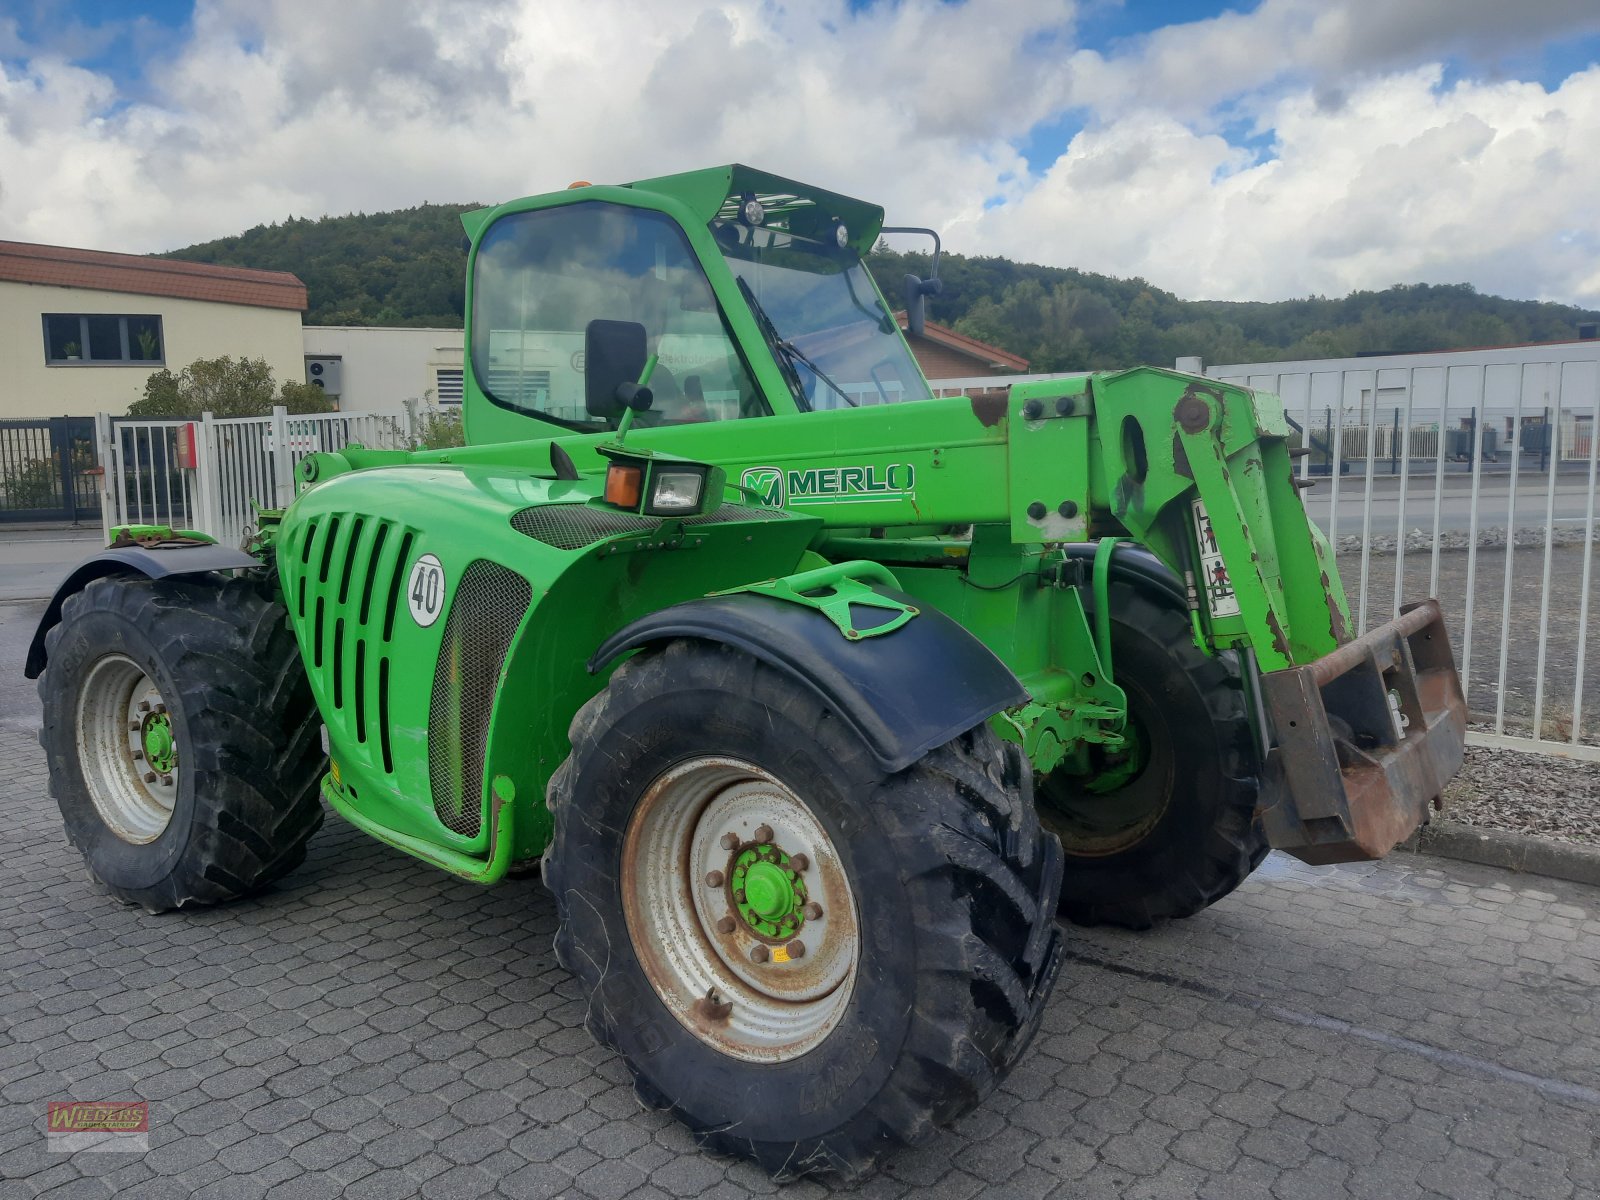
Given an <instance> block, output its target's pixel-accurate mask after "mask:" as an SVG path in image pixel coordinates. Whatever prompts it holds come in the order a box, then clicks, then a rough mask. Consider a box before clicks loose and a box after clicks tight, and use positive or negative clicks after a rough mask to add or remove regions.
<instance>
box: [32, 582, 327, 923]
mask: <svg viewBox="0 0 1600 1200" xmlns="http://www.w3.org/2000/svg"><path fill="white" fill-rule="evenodd" d="M46 647H47V650H48V654H49V660H48V661H49V665H48V667H47V669H46V670H45V673H44V676H43V677H42V678H41V679H40V681H39V697H40V699H41V700H42V701H43V706H44V726H43V728H42V730H41V731H40V734H39V742H40V744H41V745H42V746H43V747H44V750H45V755H46V759H47V761H48V764H49V770H50V792H51V795H52V796H54V797H55V800H56V803H57V804H58V805H59V806H60V808H61V816H62V818H63V820H64V821H65V823H66V831H67V838H68V840H69V841H70V842H71V843H72V844H73V845H74V846H76V847H77V848H78V850H79V852H80V853H82V855H83V857H84V861H85V862H86V863H87V864H88V867H89V871H90V874H91V875H92V876H93V877H94V878H95V879H96V880H98V881H99V882H100V883H101V884H102V885H104V886H105V887H106V888H107V889H108V890H109V891H110V892H111V893H112V894H113V895H115V896H116V897H118V898H119V899H121V900H123V901H124V902H126V903H129V904H137V905H141V906H142V907H144V908H146V909H148V910H149V911H151V912H160V911H164V910H166V909H173V908H182V907H185V906H190V905H206V904H216V903H220V902H222V901H225V900H232V899H235V898H236V897H239V896H244V895H248V894H249V893H251V892H255V891H258V890H260V889H261V888H264V887H266V886H267V885H268V884H270V883H271V882H272V881H273V880H275V879H278V878H280V877H281V876H283V875H285V874H287V873H288V872H289V871H291V870H293V869H294V868H295V867H297V866H299V865H300V863H301V861H302V860H303V859H304V858H305V851H306V842H307V841H308V840H309V839H310V837H311V835H312V834H313V833H315V832H316V830H317V828H318V827H319V826H320V825H321V824H322V805H321V802H320V800H319V798H318V795H317V784H318V780H319V779H320V778H321V775H322V771H323V766H324V764H325V762H326V759H325V758H324V756H323V754H322V749H321V745H320V738H319V736H318V723H317V713H316V706H315V704H314V703H313V701H312V697H311V691H310V687H309V685H308V684H307V682H306V677H305V671H304V668H303V667H302V666H301V663H300V656H299V652H298V650H297V648H296V646H295V640H294V635H293V634H292V633H291V632H290V630H289V628H288V624H287V621H286V619H285V613H284V610H283V608H282V607H281V606H280V605H278V604H276V603H274V602H273V601H272V600H271V599H269V598H268V597H267V596H266V595H264V594H263V591H262V589H261V588H260V587H259V586H258V585H257V584H256V583H255V582H253V581H250V580H246V579H223V578H220V577H217V576H188V577H180V578H172V579H163V580H155V581H153V580H149V579H144V578H133V577H125V576H116V577H112V578H106V579H96V580H94V581H93V582H91V583H90V584H89V585H88V586H87V587H85V588H84V589H83V591H81V592H78V593H77V594H76V595H73V596H71V597H69V598H68V600H67V601H66V603H65V605H64V606H63V608H62V615H61V623H60V624H59V625H57V626H56V627H55V628H54V629H52V630H51V631H50V633H49V635H48V637H47V639H46ZM126 662H131V663H132V664H133V667H134V668H137V669H138V670H140V671H142V672H143V674H144V676H145V679H146V681H147V682H148V683H150V684H153V685H154V687H155V688H157V689H158V690H159V696H160V698H161V700H162V702H163V703H164V705H165V709H166V715H167V717H168V718H169V721H170V729H171V735H172V738H173V740H174V741H175V743H176V745H177V747H178V749H177V756H178V757H177V762H176V766H175V767H174V768H173V769H172V772H171V777H172V778H173V780H174V782H173V784H172V785H171V791H170V800H171V818H170V820H169V821H168V822H167V824H166V826H165V828H164V829H162V830H161V832H160V833H159V834H158V835H155V836H153V837H152V838H151V839H150V840H144V841H130V840H128V839H127V838H126V837H125V836H120V835H119V834H118V833H117V832H116V831H115V830H114V829H113V827H112V825H111V824H110V823H109V822H108V819H107V817H106V815H105V812H104V811H103V810H102V808H101V806H100V805H99V804H97V802H96V795H99V796H101V797H105V796H107V795H108V794H109V795H112V796H113V797H114V796H116V795H122V794H124V793H119V792H115V791H112V790H111V789H114V788H117V787H121V786H122V785H123V784H124V783H125V782H126V781H125V780H123V779H122V777H121V776H120V775H118V774H116V771H115V769H114V768H111V769H108V768H107V767H106V766H105V765H104V761H102V763H101V765H100V766H99V767H97V766H96V765H95V760H94V758H93V757H92V755H93V751H91V759H90V762H89V763H88V764H86V763H85V762H83V761H81V760H80V753H79V732H78V731H79V722H80V720H84V721H86V723H87V724H89V726H90V727H91V728H98V726H97V725H96V723H95V721H94V720H92V719H89V718H86V717H85V715H84V714H85V713H87V712H94V711H99V710H96V709H95V708H94V702H93V701H90V700H86V699H85V694H86V693H85V684H86V683H88V682H89V681H90V680H91V676H93V677H94V678H96V679H99V678H101V677H102V676H101V675H95V674H94V672H95V671H96V668H97V665H99V666H101V667H102V668H104V667H105V666H106V665H107V664H109V665H110V667H111V668H113V670H112V671H111V672H110V674H111V675H112V677H115V674H116V671H123V672H124V673H126V672H127V671H130V670H131V669H132V668H125V667H123V666H122V664H123V663H126ZM133 686H135V685H133V684H130V685H129V687H130V689H131V688H132V687H133ZM108 753H109V752H108ZM88 771H99V772H100V773H99V774H97V775H96V778H97V779H98V780H101V781H102V782H100V783H99V784H98V785H97V786H98V787H99V789H100V790H99V791H98V792H97V791H96V790H94V788H91V785H90V783H89V782H88V780H87V779H86V772H88ZM130 778H132V779H133V782H134V783H135V784H136V783H137V778H136V777H130ZM113 808H114V802H113Z"/></svg>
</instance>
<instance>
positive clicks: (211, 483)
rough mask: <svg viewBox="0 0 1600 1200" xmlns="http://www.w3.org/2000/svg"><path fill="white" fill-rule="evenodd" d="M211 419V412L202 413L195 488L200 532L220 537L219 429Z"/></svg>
mask: <svg viewBox="0 0 1600 1200" xmlns="http://www.w3.org/2000/svg"><path fill="white" fill-rule="evenodd" d="M211 420H212V418H211V414H210V413H208V412H203V413H201V414H200V447H199V453H198V454H197V455H196V456H195V471H194V490H195V493H196V499H197V500H198V501H199V505H198V507H199V510H200V512H199V515H200V532H202V533H209V534H210V535H211V536H212V537H218V536H219V535H220V528H219V523H220V521H221V519H222V496H221V494H220V492H219V484H220V481H219V480H218V478H217V476H218V471H217V430H216V426H214V425H213V424H212V423H211Z"/></svg>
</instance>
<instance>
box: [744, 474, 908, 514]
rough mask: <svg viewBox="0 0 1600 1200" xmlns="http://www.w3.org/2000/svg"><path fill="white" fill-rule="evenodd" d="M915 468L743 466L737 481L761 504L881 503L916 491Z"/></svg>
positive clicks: (778, 505)
mask: <svg viewBox="0 0 1600 1200" xmlns="http://www.w3.org/2000/svg"><path fill="white" fill-rule="evenodd" d="M916 479H917V472H916V468H915V467H913V466H912V465H911V464H910V463H888V464H886V465H885V464H880V463H868V464H863V465H861V466H855V467H802V468H792V467H791V468H789V469H784V468H781V467H746V468H745V470H744V474H743V475H742V476H740V480H739V482H740V483H742V484H743V485H744V486H745V487H747V488H749V489H750V490H751V491H753V492H755V493H756V494H757V495H758V496H760V497H761V502H762V503H763V504H770V505H772V506H773V507H775V508H782V507H785V506H786V505H794V504H881V503H883V502H884V501H888V500H909V499H911V498H912V497H913V496H915V495H916V494H917V491H916Z"/></svg>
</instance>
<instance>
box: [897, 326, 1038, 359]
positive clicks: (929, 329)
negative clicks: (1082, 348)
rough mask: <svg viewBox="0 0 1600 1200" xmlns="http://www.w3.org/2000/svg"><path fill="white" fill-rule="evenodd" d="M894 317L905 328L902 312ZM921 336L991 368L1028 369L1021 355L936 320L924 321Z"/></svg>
mask: <svg viewBox="0 0 1600 1200" xmlns="http://www.w3.org/2000/svg"><path fill="white" fill-rule="evenodd" d="M894 319H895V320H896V321H898V322H899V323H900V328H901V329H905V328H906V314H905V313H904V312H897V313H895V315H894ZM922 336H923V337H925V338H927V339H928V341H930V342H933V343H934V344H936V345H939V346H943V347H945V349H947V350H954V351H955V352H956V353H957V354H965V355H967V356H968V357H970V358H974V359H976V360H978V361H979V362H981V363H983V364H984V365H985V366H988V367H990V368H992V369H993V370H997V371H1017V372H1022V371H1026V370H1027V369H1028V360H1027V359H1025V358H1023V357H1022V356H1021V355H1019V354H1012V353H1011V351H1009V350H1002V349H1000V347H999V346H991V345H990V344H989V343H988V342H980V341H979V340H978V339H977V338H974V337H968V336H967V335H966V334H964V333H957V332H956V331H955V330H954V329H951V328H950V327H949V326H948V325H941V324H939V322H937V321H924V322H923V323H922Z"/></svg>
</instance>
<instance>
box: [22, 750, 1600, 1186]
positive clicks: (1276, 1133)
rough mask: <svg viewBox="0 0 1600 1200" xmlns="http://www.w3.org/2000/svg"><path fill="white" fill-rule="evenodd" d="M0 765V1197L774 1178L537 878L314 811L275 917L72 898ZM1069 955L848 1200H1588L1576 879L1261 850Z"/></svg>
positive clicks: (1596, 1100) (1591, 1130)
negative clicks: (662, 1064) (933, 1118)
mask: <svg viewBox="0 0 1600 1200" xmlns="http://www.w3.org/2000/svg"><path fill="white" fill-rule="evenodd" d="M0 754H3V755H4V756H5V760H6V761H8V762H9V763H10V764H11V767H10V769H9V771H8V773H7V776H6V779H5V782H3V783H0V820H3V826H0V828H3V830H4V838H5V842H6V847H7V853H6V860H5V867H4V872H3V875H0V890H3V903H4V911H5V913H6V918H5V920H4V921H3V922H0V1194H3V1195H4V1196H5V1197H6V1198H7V1200H11V1198H13V1197H32V1196H40V1195H49V1196H88V1197H108V1196H113V1195H114V1196H117V1197H119V1200H137V1198H139V1197H147V1196H148V1197H159V1198H161V1200H170V1198H171V1197H175V1196H184V1195H190V1194H193V1195H195V1196H199V1197H260V1196H266V1197H271V1198H272V1200H296V1198H314V1197H325V1196H335V1195H341V1194H343V1195H347V1196H351V1197H355V1198H363V1197H381V1198H383V1200H391V1198H395V1197H402V1196H411V1195H421V1196H426V1197H455V1196H460V1197H479V1196H485V1195H490V1194H495V1195H500V1196H505V1197H508V1198H510V1197H523V1196H552V1195H578V1196H587V1197H592V1198H593V1200H617V1198H620V1197H624V1196H627V1197H633V1198H635V1200H646V1198H648V1197H662V1196H665V1197H671V1196H684V1197H687V1196H716V1197H734V1196H743V1195H749V1194H756V1193H767V1194H770V1193H774V1192H776V1191H778V1190H779V1189H777V1188H775V1187H774V1186H773V1185H772V1184H771V1183H769V1182H768V1181H767V1180H766V1178H765V1177H764V1176H763V1175H761V1174H760V1173H758V1172H756V1171H754V1170H753V1169H751V1168H750V1167H748V1166H746V1165H743V1164H731V1163H728V1162H726V1161H723V1160H717V1159H713V1158H710V1157H708V1156H705V1155H703V1154H701V1153H699V1152H698V1151H696V1149H695V1148H694V1147H693V1145H692V1144H691V1141H690V1139H689V1137H688V1135H687V1134H685V1133H684V1132H683V1131H682V1130H681V1129H680V1128H679V1127H678V1126H677V1125H676V1124H674V1123H673V1122H671V1121H668V1120H666V1119H664V1118H663V1117H661V1116H660V1115H658V1114H654V1113H647V1112H644V1111H641V1110H640V1109H639V1108H638V1106H637V1105H636V1104H635V1103H634V1100H633V1097H632V1093H631V1090H630V1088H629V1087H628V1086H627V1084H626V1083H625V1082H624V1078H625V1072H624V1071H623V1069H622V1067H621V1064H620V1063H619V1062H618V1061H617V1060H616V1059H615V1058H614V1057H613V1056H612V1055H611V1054H609V1053H607V1052H605V1051H602V1050H600V1049H598V1048H597V1047H595V1046H594V1045H593V1044H592V1043H591V1041H590V1040H589V1037H588V1035H587V1034H585V1033H584V1031H583V1028H582V1023H581V1019H582V1014H583V1008H584V1004H583V1000H582V998H581V997H580V996H579V995H578V994H577V991H576V989H575V988H574V986H573V983H572V981H571V979H569V978H568V977H567V976H566V975H565V973H563V972H562V971H561V970H560V968H559V967H557V966H556V964H555V961H554V958H553V956H552V953H551V949H550V941H551V936H552V932H553V924H554V912H553V907H552V904H551V902H550V900H549V898H548V896H547V895H546V894H545V893H544V892H543V890H542V889H541V887H540V886H539V884H538V883H537V882H536V881H534V880H526V881H520V882H515V883H511V884H509V885H506V886H503V887H501V888H498V889H494V890H480V889H477V888H474V887H472V886H470V885H468V884H464V883H457V882H455V881H453V880H451V879H449V878H447V877H446V876H443V875H441V874H439V873H438V872H436V871H433V870H431V869H429V868H427V867H424V866H422V865H420V864H418V863H414V862H412V861H411V860H409V859H407V858H405V857H404V856H402V855H400V854H399V853H397V852H394V851H391V850H388V849H387V848H385V847H382V846H380V845H378V844H376V843H374V842H371V841H369V840H368V839H366V838H364V837H363V836H361V835H359V834H357V833H356V832H355V831H354V830H351V829H350V828H348V827H346V826H344V825H343V824H341V823H340V822H338V821H337V820H333V821H330V823H329V826H328V827H327V828H326V829H325V830H324V831H323V832H322V833H321V834H320V835H319V836H318V838H317V840H316V841H315V843H314V845H313V849H312V854H311V858H310V861H308V863H307V864H306V865H305V867H303V868H302V869H301V870H300V871H299V872H298V873H296V874H295V875H294V876H293V877H291V878H290V879H289V880H287V881H285V883H284V884H283V885H281V886H280V887H279V888H278V889H277V890H276V891H274V892H273V893H271V894H270V895H266V896H263V897H261V898H259V899H257V900H255V901H250V902H246V903H241V904H235V905H233V906H231V907H228V908H225V909H220V910H213V911H208V912H200V913H195V914H192V915H181V914H168V915H164V916H149V915H147V914H145V913H143V912H141V911H138V910H135V909H127V908H123V907H121V906H120V905H118V904H116V903H115V902H114V901H112V900H110V899H109V898H108V897H106V896H104V895H103V894H100V893H98V892H97V891H96V890H95V889H93V888H92V887H91V886H90V884H88V883H87V882H86V880H85V876H84V872H83V869H82V867H81V865H80V863H79V861H78V859H77V857H76V854H75V853H74V852H73V851H72V850H70V849H69V848H68V846H67V845H66V843H65V841H64V839H63V837H62V834H61V829H60V823H59V820H58V818H57V815H56V812H55V810H54V806H53V805H52V804H51V803H50V801H49V800H48V799H47V798H46V796H45V794H44V786H43V784H42V782H41V777H42V764H41V756H40V754H39V751H38V749H37V747H36V746H35V744H34V741H33V735H32V734H31V733H30V732H28V731H26V730H20V729H0ZM1070 947H1071V948H1070V954H1071V961H1069V962H1068V964H1067V966H1066V968H1065V971H1064V975H1063V984H1062V986H1061V988H1060V989H1059V990H1058V992H1057V994H1056V997H1055V1000H1054V1002H1053V1004H1052V1006H1051V1008H1050V1011H1049V1013H1048V1015H1047V1018H1046V1021H1045V1026H1044V1030H1043V1032H1042V1033H1041V1034H1040V1036H1039V1039H1038V1041H1037V1042H1036V1043H1035V1045H1034V1048H1033V1050H1032V1051H1031V1053H1030V1054H1029V1056H1028V1057H1027V1058H1026V1059H1025V1060H1024V1063H1023V1065H1022V1066H1021V1067H1020V1068H1019V1069H1018V1070H1017V1071H1016V1072H1015V1073H1014V1074H1013V1075H1012V1076H1011V1077H1010V1079H1009V1080H1008V1081H1007V1082H1006V1084H1005V1085H1004V1087H1003V1089H1002V1090H1001V1091H1000V1092H999V1093H998V1094H997V1095H995V1096H994V1097H993V1098H992V1099H991V1100H990V1101H989V1102H988V1103H987V1104H986V1105H984V1107H983V1108H982V1109H980V1110H979V1111H978V1112H977V1113H975V1114H973V1115H971V1116H969V1117H968V1118H966V1119H965V1120H963V1121H962V1122H961V1123H960V1125H959V1126H958V1127H957V1129H956V1130H955V1131H954V1132H953V1133H952V1134H951V1135H950V1136H947V1137H944V1138H941V1139H940V1140H939V1141H938V1142H937V1143H936V1144H935V1145H934V1146H932V1147H931V1148H929V1149H926V1150H923V1151H920V1152H917V1151H913V1152H909V1153H902V1154H901V1155H899V1156H898V1157H895V1158H892V1159H891V1160H890V1161H889V1162H888V1163H887V1164H886V1166H885V1167H884V1169H883V1170H882V1171H880V1172H879V1173H878V1174H877V1175H876V1176H875V1177H874V1178H873V1179H871V1180H870V1181H869V1182H868V1183H866V1184H865V1185H864V1186H863V1187H861V1188H859V1189H858V1191H857V1194H858V1195H860V1196H863V1197H867V1196H871V1197H897V1196H908V1195H911V1194H913V1193H914V1194H917V1195H919V1196H920V1195H929V1196H943V1197H966V1196H976V1195H985V1194H987V1195H1000V1196H1007V1197H1011V1196H1017V1197H1025V1196H1046V1195H1052V1196H1063V1197H1086V1198H1092V1197H1102V1196H1103V1197H1112V1196H1117V1197H1130V1198H1132V1197H1194V1196H1199V1197H1215V1198H1217V1200H1249V1198H1251V1197H1267V1196H1271V1197H1276V1198H1277V1200H1297V1198H1308V1197H1335V1196H1347V1195H1348V1196H1362V1197H1373V1198H1374V1200H1394V1198H1396V1197H1405V1196H1418V1195H1426V1196H1449V1197H1462V1198H1472V1197H1480V1196H1484V1197H1487V1196H1502V1195H1503V1196H1521V1197H1529V1198H1532V1200H1560V1198H1562V1197H1572V1196H1597V1195H1600V1144H1597V1139H1600V1000H1597V997H1600V893H1597V892H1596V891H1594V890H1590V889H1584V888H1581V887H1579V886H1577V885H1569V884H1562V883H1556V882H1549V881H1529V880H1527V879H1525V878H1519V877H1516V876H1510V875H1505V874H1502V873H1499V872H1496V871H1493V870H1491V869H1488V868H1475V867H1470V866H1466V865H1461V864H1454V863H1449V864H1446V863H1442V862H1438V861H1434V860H1429V859H1426V858H1421V859H1419V858H1412V857H1403V858H1399V859H1396V860H1391V861H1388V862H1384V863H1379V864H1369V865H1362V866H1358V867H1345V868H1339V869H1336V870H1332V871H1322V872H1313V871H1310V870H1308V869H1305V868H1301V867H1299V866H1298V865H1296V864H1293V863H1292V862H1290V861H1288V860H1280V859H1279V858H1277V857H1276V856H1274V857H1273V858H1271V859H1269V860H1268V862H1267V864H1266V865H1265V866H1264V868H1263V870H1262V871H1261V872H1259V873H1258V874H1257V876H1256V877H1255V879H1253V880H1252V881H1251V882H1250V883H1249V884H1248V885H1247V886H1246V887H1245V888H1244V889H1242V890H1241V891H1240V892H1239V893H1238V894H1237V895H1235V896H1233V897H1231V898H1230V899H1228V900H1226V901H1224V902H1223V903H1222V904H1220V905H1218V906H1216V907H1215V908H1213V909H1211V910H1210V911H1209V912H1207V913H1205V914H1202V915H1201V916H1199V917H1196V918H1194V919H1193V920H1190V921H1187V922H1183V923H1181V924H1179V925H1175V926H1172V927H1170V928H1168V929H1165V930H1162V931H1159V932H1156V933H1154V934H1150V935H1144V936H1134V935H1127V934H1122V933H1115V932H1099V931H1077V932H1074V933H1073V934H1072V937H1071V942H1070ZM131 1098H142V1099H145V1100H148V1101H149V1102H150V1111H151V1134H150V1150H149V1152H148V1153H146V1154H143V1155H133V1154H106V1153H102V1154H78V1155H75V1156H66V1155H60V1154H52V1153H50V1152H48V1151H47V1150H46V1147H45V1139H44V1133H43V1131H44V1124H45V1105H46V1102H47V1101H49V1100H52V1099H83V1100H98V1099H131ZM825 1190H826V1189H824V1188H823V1187H821V1186H819V1185H817V1184H815V1183H813V1182H809V1181H808V1182H804V1183H801V1184H797V1185H794V1186H791V1187H788V1188H784V1189H782V1191H783V1194H784V1196H785V1200H791V1198H792V1200H799V1198H801V1197H809V1196H812V1195H815V1194H819V1193H821V1192H823V1191H825Z"/></svg>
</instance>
